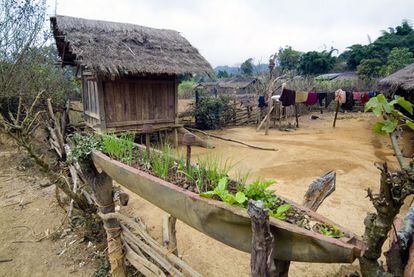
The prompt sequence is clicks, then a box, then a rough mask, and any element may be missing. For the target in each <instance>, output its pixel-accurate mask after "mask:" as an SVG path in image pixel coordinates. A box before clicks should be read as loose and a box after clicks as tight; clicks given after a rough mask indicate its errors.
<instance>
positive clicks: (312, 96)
mask: <svg viewBox="0 0 414 277" xmlns="http://www.w3.org/2000/svg"><path fill="white" fill-rule="evenodd" d="M316 102H318V94H317V93H316V92H314V91H311V92H309V93H308V99H307V100H306V102H305V104H306V105H308V106H312V105H315V104H316Z"/></svg>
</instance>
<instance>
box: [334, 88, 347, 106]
mask: <svg viewBox="0 0 414 277" xmlns="http://www.w3.org/2000/svg"><path fill="white" fill-rule="evenodd" d="M335 101H337V102H339V104H345V102H346V92H345V91H343V90H342V89H338V90H337V91H335Z"/></svg>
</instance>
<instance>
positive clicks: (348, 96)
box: [341, 92, 355, 111]
mask: <svg viewBox="0 0 414 277" xmlns="http://www.w3.org/2000/svg"><path fill="white" fill-rule="evenodd" d="M354 105H355V101H354V97H353V95H352V93H351V92H345V103H343V104H342V105H341V107H342V108H343V109H344V110H348V111H352V109H353V108H354Z"/></svg>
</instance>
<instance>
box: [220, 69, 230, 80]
mask: <svg viewBox="0 0 414 277" xmlns="http://www.w3.org/2000/svg"><path fill="white" fill-rule="evenodd" d="M228 77H229V73H228V72H227V71H226V70H219V71H218V72H217V78H219V79H221V78H228Z"/></svg>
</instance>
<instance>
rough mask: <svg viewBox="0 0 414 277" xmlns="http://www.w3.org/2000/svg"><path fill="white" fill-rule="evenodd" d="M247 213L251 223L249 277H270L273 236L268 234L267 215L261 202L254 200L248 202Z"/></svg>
mask: <svg viewBox="0 0 414 277" xmlns="http://www.w3.org/2000/svg"><path fill="white" fill-rule="evenodd" d="M247 213H248V214H249V216H250V219H251V221H252V252H251V258H250V268H251V276H253V277H259V276H260V277H263V276H264V277H268V276H271V268H273V266H272V264H271V263H272V262H273V259H272V257H271V256H272V251H273V236H272V233H271V232H270V224H269V215H268V213H267V211H265V209H264V204H263V202H262V201H254V200H249V204H248V209H247ZM272 276H273V274H272Z"/></svg>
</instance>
